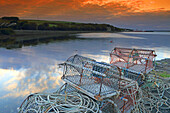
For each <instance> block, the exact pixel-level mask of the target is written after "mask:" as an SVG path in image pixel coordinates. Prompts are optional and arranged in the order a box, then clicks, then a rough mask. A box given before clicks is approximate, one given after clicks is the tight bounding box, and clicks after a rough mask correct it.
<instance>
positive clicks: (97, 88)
mask: <svg viewBox="0 0 170 113" xmlns="http://www.w3.org/2000/svg"><path fill="white" fill-rule="evenodd" d="M60 65H63V66H64V72H63V76H62V79H63V80H64V81H65V82H66V83H67V84H69V85H71V86H72V87H74V88H76V89H77V90H79V91H80V92H82V93H85V94H87V95H89V96H90V97H92V98H93V99H96V100H101V99H103V98H106V97H110V96H113V95H117V90H118V85H119V71H118V68H117V67H116V66H111V65H110V64H107V63H103V62H96V61H95V60H93V59H89V58H86V57H83V56H80V55H75V56H72V57H70V58H69V59H68V60H67V61H66V62H65V63H63V64H60Z"/></svg>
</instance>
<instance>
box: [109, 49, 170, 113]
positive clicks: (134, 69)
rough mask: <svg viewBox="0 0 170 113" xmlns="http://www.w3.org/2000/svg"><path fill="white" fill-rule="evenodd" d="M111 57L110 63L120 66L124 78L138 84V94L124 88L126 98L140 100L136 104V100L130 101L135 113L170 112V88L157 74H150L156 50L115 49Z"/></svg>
mask: <svg viewBox="0 0 170 113" xmlns="http://www.w3.org/2000/svg"><path fill="white" fill-rule="evenodd" d="M110 56H111V62H110V63H111V64H113V65H116V66H118V67H119V68H120V69H121V71H122V73H123V76H124V77H127V78H129V79H133V80H135V81H137V82H138V85H137V86H138V91H137V92H138V93H136V94H135V93H133V90H130V91H128V90H129V89H131V88H125V87H124V86H123V87H124V89H125V91H122V93H123V96H125V97H126V98H129V97H134V96H135V97H136V96H137V97H139V98H140V99H138V101H136V102H135V100H136V99H135V98H134V99H133V98H131V99H132V100H131V101H129V102H130V103H129V104H132V103H133V106H134V110H133V112H135V113H136V112H141V111H142V112H147V113H150V112H165V113H169V112H170V99H169V98H170V96H169V90H170V87H169V86H168V85H167V84H165V83H163V82H162V80H161V79H160V78H158V77H157V76H156V73H153V74H152V76H151V74H149V73H150V71H152V70H153V69H154V66H155V64H154V63H155V61H154V58H155V57H156V54H155V51H154V50H144V49H128V48H115V49H114V50H113V51H112V52H111V54H110ZM153 72H154V71H153ZM135 89H136V88H135ZM124 92H125V93H124ZM132 95H134V96H132ZM129 100H130V99H129ZM127 104H128V103H127ZM125 106H126V105H125Z"/></svg>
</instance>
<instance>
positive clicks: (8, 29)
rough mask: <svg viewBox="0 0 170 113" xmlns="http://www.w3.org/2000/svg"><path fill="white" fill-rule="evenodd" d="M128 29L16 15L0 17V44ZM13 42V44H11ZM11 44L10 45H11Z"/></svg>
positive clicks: (65, 37) (31, 42)
mask: <svg viewBox="0 0 170 113" xmlns="http://www.w3.org/2000/svg"><path fill="white" fill-rule="evenodd" d="M127 30H129V29H122V28H118V27H114V26H112V25H109V24H96V23H76V22H65V21H47V20H20V19H19V18H18V17H2V18H0V46H1V47H6V48H11V47H12V48H13V45H15V46H16V45H17V46H16V47H21V43H22V44H25V45H32V44H37V43H39V42H42V43H48V42H50V41H54V40H61V39H70V38H71V39H72V38H75V37H74V36H70V34H76V33H86V32H121V31H127ZM12 44H13V45H12ZM11 45H12V46H11Z"/></svg>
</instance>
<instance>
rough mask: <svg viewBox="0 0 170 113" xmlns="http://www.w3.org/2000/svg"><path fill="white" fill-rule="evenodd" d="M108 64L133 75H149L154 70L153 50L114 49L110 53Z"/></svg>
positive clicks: (154, 55)
mask: <svg viewBox="0 0 170 113" xmlns="http://www.w3.org/2000/svg"><path fill="white" fill-rule="evenodd" d="M110 57H111V61H110V64H113V65H115V66H118V67H120V68H122V69H129V71H132V72H134V73H137V74H138V73H149V72H150V71H151V70H152V69H153V68H154V63H155V62H154V58H155V57H156V54H155V51H154V50H146V49H129V48H117V47H116V48H114V50H112V51H111V53H110Z"/></svg>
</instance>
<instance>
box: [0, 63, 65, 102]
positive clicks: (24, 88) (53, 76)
mask: <svg viewBox="0 0 170 113" xmlns="http://www.w3.org/2000/svg"><path fill="white" fill-rule="evenodd" d="M0 74H1V79H0V81H1V83H3V84H2V85H3V86H2V87H3V88H4V89H3V90H4V91H5V92H7V93H6V94H4V95H2V96H1V97H0V99H3V98H6V97H20V96H22V97H24V96H27V95H29V94H30V93H36V92H44V91H48V90H50V89H55V88H56V89H57V87H59V86H60V85H61V84H62V81H61V75H62V72H61V70H60V69H59V68H58V66H57V65H51V66H45V65H44V66H43V65H42V66H38V67H32V68H28V69H22V68H21V69H19V70H13V69H0ZM2 81H3V82H2Z"/></svg>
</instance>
